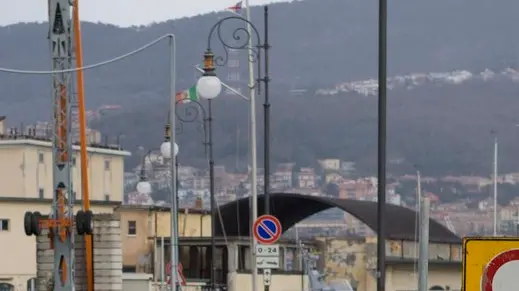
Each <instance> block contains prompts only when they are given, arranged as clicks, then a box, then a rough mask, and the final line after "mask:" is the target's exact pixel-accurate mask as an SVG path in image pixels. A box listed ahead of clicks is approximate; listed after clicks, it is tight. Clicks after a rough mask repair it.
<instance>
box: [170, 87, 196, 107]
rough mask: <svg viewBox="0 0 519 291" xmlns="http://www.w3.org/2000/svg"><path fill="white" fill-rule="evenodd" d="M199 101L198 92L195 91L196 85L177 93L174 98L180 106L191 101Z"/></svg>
mask: <svg viewBox="0 0 519 291" xmlns="http://www.w3.org/2000/svg"><path fill="white" fill-rule="evenodd" d="M199 99H200V98H198V92H197V91H196V85H194V86H193V87H191V88H189V89H187V90H184V91H182V92H178V93H177V95H176V96H175V100H176V101H177V102H178V103H180V104H184V103H189V102H191V101H198V100H199Z"/></svg>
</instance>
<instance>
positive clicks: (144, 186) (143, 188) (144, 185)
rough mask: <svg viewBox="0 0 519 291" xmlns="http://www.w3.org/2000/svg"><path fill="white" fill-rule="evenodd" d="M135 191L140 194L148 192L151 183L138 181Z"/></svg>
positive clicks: (149, 191)
mask: <svg viewBox="0 0 519 291" xmlns="http://www.w3.org/2000/svg"><path fill="white" fill-rule="evenodd" d="M137 192H139V193H141V194H150V193H151V184H150V182H148V181H140V182H139V183H137Z"/></svg>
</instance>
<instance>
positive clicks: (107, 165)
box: [105, 160, 110, 171]
mask: <svg viewBox="0 0 519 291" xmlns="http://www.w3.org/2000/svg"><path fill="white" fill-rule="evenodd" d="M105 171H110V161H109V160H105Z"/></svg>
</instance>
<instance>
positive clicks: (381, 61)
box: [377, 0, 387, 291]
mask: <svg viewBox="0 0 519 291" xmlns="http://www.w3.org/2000/svg"><path fill="white" fill-rule="evenodd" d="M378 9H379V12H378V165H377V176H378V179H377V182H378V183H377V184H378V185H377V192H378V193H377V198H378V199H377V200H378V204H377V225H378V235H377V291H385V290H386V227H385V222H386V219H385V216H386V146H387V144H386V135H387V128H386V127H387V98H386V97H387V84H386V83H387V0H379V7H378Z"/></svg>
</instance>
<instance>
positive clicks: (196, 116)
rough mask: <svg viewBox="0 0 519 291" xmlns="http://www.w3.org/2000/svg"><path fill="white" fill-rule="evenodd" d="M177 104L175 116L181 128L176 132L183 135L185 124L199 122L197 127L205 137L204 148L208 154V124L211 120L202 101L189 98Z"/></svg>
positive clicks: (178, 101)
mask: <svg viewBox="0 0 519 291" xmlns="http://www.w3.org/2000/svg"><path fill="white" fill-rule="evenodd" d="M186 101H187V102H186ZM175 104H176V106H175V116H176V118H177V120H178V121H179V123H178V126H179V127H178V128H176V130H177V131H179V133H182V130H183V127H184V123H197V122H198V123H199V125H198V126H197V130H198V131H199V132H201V133H202V134H203V136H204V147H205V150H206V153H207V147H208V145H209V137H208V130H207V123H208V122H209V118H208V115H207V112H206V110H205V108H204V106H203V105H202V103H200V101H198V100H192V99H189V98H183V99H180V100H177V101H176V102H175ZM200 117H202V118H200Z"/></svg>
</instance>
